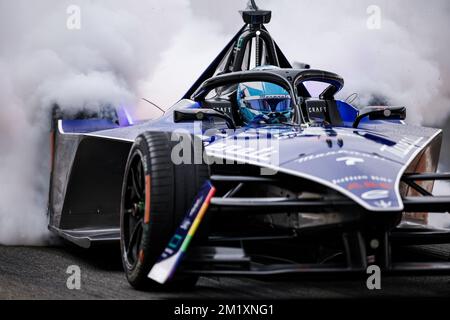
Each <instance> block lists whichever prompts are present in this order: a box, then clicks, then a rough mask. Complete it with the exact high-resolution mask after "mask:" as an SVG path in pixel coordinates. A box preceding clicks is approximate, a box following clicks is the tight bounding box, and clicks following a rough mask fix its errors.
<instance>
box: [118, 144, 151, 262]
mask: <svg viewBox="0 0 450 320" xmlns="http://www.w3.org/2000/svg"><path fill="white" fill-rule="evenodd" d="M125 188H126V189H125V197H124V203H123V206H124V207H123V213H124V214H123V226H122V228H123V231H122V232H123V239H122V240H123V244H122V246H123V249H124V250H123V256H124V259H125V261H126V264H127V266H128V267H129V268H130V269H133V268H134V267H135V266H136V265H137V263H138V261H139V256H140V252H141V249H142V237H143V232H144V214H145V174H144V166H143V164H142V157H141V156H140V155H139V154H138V153H137V154H135V155H134V157H133V158H132V161H131V164H130V167H129V170H128V172H127V177H126V186H125Z"/></svg>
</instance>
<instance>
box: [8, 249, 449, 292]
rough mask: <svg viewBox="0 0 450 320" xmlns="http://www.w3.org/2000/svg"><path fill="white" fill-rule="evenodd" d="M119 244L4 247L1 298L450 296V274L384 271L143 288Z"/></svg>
mask: <svg viewBox="0 0 450 320" xmlns="http://www.w3.org/2000/svg"><path fill="white" fill-rule="evenodd" d="M113 249H117V248H109V250H93V251H85V250H80V249H77V248H73V247H70V246H69V247H67V246H65V247H0V299H62V300H64V299H87V300H93V299H146V300H149V299H152V300H153V299H202V300H203V299H299V298H300V299H302V298H308V299H311V298H312V299H316V298H371V297H379V298H386V297H428V298H431V297H438V298H443V297H444V298H445V297H449V298H450V275H448V276H442V275H441V276H424V275H422V276H417V275H416V276H383V277H382V282H381V285H382V289H381V290H377V291H370V290H368V289H367V287H366V279H365V278H359V277H358V278H354V277H353V278H348V277H346V278H342V276H334V277H326V278H314V279H311V278H304V277H303V278H295V279H292V278H279V279H265V280H264V279H250V278H201V279H200V281H199V283H198V285H197V288H196V289H195V290H193V291H190V292H171V293H169V292H156V293H155V292H139V291H136V290H133V289H132V288H131V287H130V286H129V285H128V283H127V281H126V279H125V277H124V274H123V272H122V267H121V263H120V257H119V254H118V251H117V250H113ZM71 265H78V266H79V267H80V268H81V273H82V282H81V289H80V290H69V289H68V288H67V286H66V281H67V278H68V277H69V275H68V274H67V273H66V271H67V268H68V267H69V266H71Z"/></svg>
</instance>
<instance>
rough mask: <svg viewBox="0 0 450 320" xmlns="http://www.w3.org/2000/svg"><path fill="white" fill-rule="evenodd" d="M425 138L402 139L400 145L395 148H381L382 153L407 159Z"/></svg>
mask: <svg viewBox="0 0 450 320" xmlns="http://www.w3.org/2000/svg"><path fill="white" fill-rule="evenodd" d="M423 139H424V138H423V137H419V138H410V137H404V138H402V139H400V141H399V142H398V143H396V144H395V145H393V146H382V147H381V148H380V151H381V152H384V153H390V154H393V155H395V156H397V157H399V158H404V157H406V156H407V155H408V154H409V153H410V152H411V151H412V150H413V149H414V148H415V147H416V145H417V144H418V143H420V142H421V141H422V140H423Z"/></svg>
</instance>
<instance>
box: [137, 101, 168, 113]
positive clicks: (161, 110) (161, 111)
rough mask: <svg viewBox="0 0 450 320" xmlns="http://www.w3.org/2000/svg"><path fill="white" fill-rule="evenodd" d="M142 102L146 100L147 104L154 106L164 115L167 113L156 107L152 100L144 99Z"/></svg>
mask: <svg viewBox="0 0 450 320" xmlns="http://www.w3.org/2000/svg"><path fill="white" fill-rule="evenodd" d="M142 100H144V101H145V102H148V103H150V104H151V105H152V106H154V107H155V108H156V109H158V110H159V111H161V112H162V113H163V114H165V113H166V112H165V111H164V110H163V109H162V108H160V107H158V106H157V105H156V103H153V102H151V101H150V100H148V99H145V98H142Z"/></svg>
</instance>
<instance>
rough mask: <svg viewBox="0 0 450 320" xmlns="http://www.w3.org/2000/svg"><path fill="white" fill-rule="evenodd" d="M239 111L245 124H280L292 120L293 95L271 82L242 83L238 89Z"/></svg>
mask: <svg viewBox="0 0 450 320" xmlns="http://www.w3.org/2000/svg"><path fill="white" fill-rule="evenodd" d="M237 103H238V106H239V113H240V114H241V117H242V120H243V122H244V124H247V125H248V124H260V123H266V124H280V123H287V122H290V121H291V120H292V117H293V114H294V112H293V108H292V106H291V96H290V95H289V93H288V92H287V91H286V90H285V89H283V88H282V87H280V86H279V85H276V84H273V83H269V82H248V83H240V84H239V85H238V89H237Z"/></svg>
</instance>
